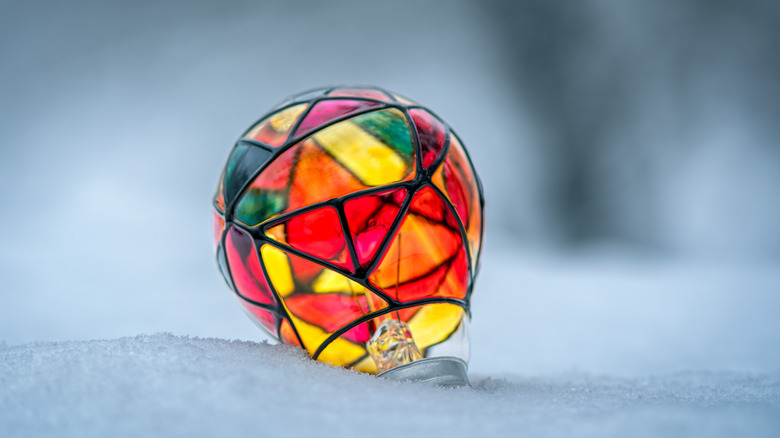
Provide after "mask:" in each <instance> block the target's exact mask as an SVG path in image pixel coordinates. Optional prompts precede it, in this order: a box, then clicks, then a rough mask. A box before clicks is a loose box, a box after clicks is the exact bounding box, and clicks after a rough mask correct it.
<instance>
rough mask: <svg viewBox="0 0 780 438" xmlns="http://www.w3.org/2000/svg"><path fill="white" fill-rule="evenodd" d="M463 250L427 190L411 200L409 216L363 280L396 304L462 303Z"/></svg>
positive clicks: (445, 211)
mask: <svg viewBox="0 0 780 438" xmlns="http://www.w3.org/2000/svg"><path fill="white" fill-rule="evenodd" d="M465 257H466V256H465V250H464V244H463V240H462V238H461V235H460V230H459V229H458V228H457V227H456V226H455V218H454V216H453V214H452V212H451V211H450V210H449V208H448V207H447V206H446V205H445V203H444V200H442V199H441V198H440V197H439V195H437V194H436V192H435V191H434V190H433V189H432V188H431V187H423V188H422V189H420V190H419V191H418V192H417V193H416V194H415V195H414V197H413V198H412V202H411V204H410V206H409V211H408V212H407V215H406V216H405V217H404V219H403V222H402V223H401V227H400V228H399V230H398V232H397V233H396V235H395V236H394V237H393V241H392V243H391V244H390V246H389V248H388V249H387V250H386V251H385V253H384V254H383V255H382V259H381V261H380V262H379V266H377V268H376V269H375V270H374V271H373V272H372V273H371V275H370V276H369V281H370V282H371V283H372V284H373V285H375V286H376V287H378V288H380V289H381V290H382V291H383V292H385V293H387V294H388V295H389V296H391V297H394V298H396V299H398V300H399V301H404V302H406V301H411V300H416V299H419V298H423V297H451V298H464V297H465V295H466V290H467V287H468V270H467V269H466V268H467V266H466V264H465V261H466V259H465Z"/></svg>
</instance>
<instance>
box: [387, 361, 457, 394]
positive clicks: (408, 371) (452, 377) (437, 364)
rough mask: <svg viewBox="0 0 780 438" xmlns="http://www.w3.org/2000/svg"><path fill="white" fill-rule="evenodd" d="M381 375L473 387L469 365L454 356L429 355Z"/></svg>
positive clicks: (406, 379) (390, 377)
mask: <svg viewBox="0 0 780 438" xmlns="http://www.w3.org/2000/svg"><path fill="white" fill-rule="evenodd" d="M378 376H379V377H381V378H383V379H389V380H398V381H412V382H422V383H432V384H435V385H439V386H445V387H462V386H468V387H471V384H470V383H469V376H468V365H467V364H466V362H465V361H464V360H463V359H460V358H458V357H454V356H441V357H428V358H424V359H418V360H416V361H414V362H410V363H407V364H404V365H398V366H396V367H394V368H391V369H389V370H387V371H385V372H383V373H380V374H378Z"/></svg>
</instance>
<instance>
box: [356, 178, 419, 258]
mask: <svg viewBox="0 0 780 438" xmlns="http://www.w3.org/2000/svg"><path fill="white" fill-rule="evenodd" d="M404 198H406V189H397V190H392V191H389V192H382V193H376V194H373V195H366V196H361V197H359V198H353V199H350V200H349V201H347V202H345V203H344V214H345V216H346V217H347V224H348V226H349V232H350V234H351V235H352V241H353V243H354V245H355V251H356V252H357V256H358V262H359V263H360V265H361V266H366V265H367V264H368V263H369V262H371V260H373V258H374V255H375V254H376V251H377V250H378V249H379V247H380V246H381V244H382V242H383V241H384V240H385V236H387V232H388V231H389V230H390V227H391V226H392V224H393V221H394V220H395V218H396V216H398V210H399V209H400V208H401V204H402V203H403V201H404Z"/></svg>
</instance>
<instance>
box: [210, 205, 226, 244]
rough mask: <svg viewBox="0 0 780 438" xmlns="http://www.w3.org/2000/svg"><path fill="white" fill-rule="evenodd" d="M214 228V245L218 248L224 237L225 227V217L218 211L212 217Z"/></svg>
mask: <svg viewBox="0 0 780 438" xmlns="http://www.w3.org/2000/svg"><path fill="white" fill-rule="evenodd" d="M212 229H213V232H214V247H215V248H216V246H217V245H218V244H219V241H220V240H221V239H222V231H223V230H224V229H225V218H223V217H222V215H220V214H219V213H217V212H216V211H215V212H214V216H213V217H212Z"/></svg>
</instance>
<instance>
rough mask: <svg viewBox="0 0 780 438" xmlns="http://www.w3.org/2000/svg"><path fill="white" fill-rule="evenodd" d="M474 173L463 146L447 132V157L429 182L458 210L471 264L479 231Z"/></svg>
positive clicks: (479, 207) (478, 249) (479, 212)
mask: <svg viewBox="0 0 780 438" xmlns="http://www.w3.org/2000/svg"><path fill="white" fill-rule="evenodd" d="M474 175H475V174H474V169H473V168H472V166H471V163H470V162H469V159H468V157H467V155H466V152H465V151H464V149H463V146H462V145H461V144H460V142H459V141H458V139H457V138H456V137H455V136H454V135H450V149H449V152H447V158H445V160H444V162H443V163H442V165H441V166H440V167H439V169H438V170H437V171H436V172H435V173H434V174H433V183H434V184H436V186H437V187H439V189H441V191H442V192H444V194H445V195H447V198H449V200H450V202H452V205H453V206H455V210H456V211H457V212H458V216H459V217H460V220H461V223H463V226H464V228H465V230H466V236H467V238H468V241H469V249H470V251H471V262H472V266H474V265H476V263H477V259H478V257H479V251H480V245H481V242H480V240H481V234H482V206H481V203H480V200H479V186H478V185H477V180H476V177H475V176H474Z"/></svg>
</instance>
